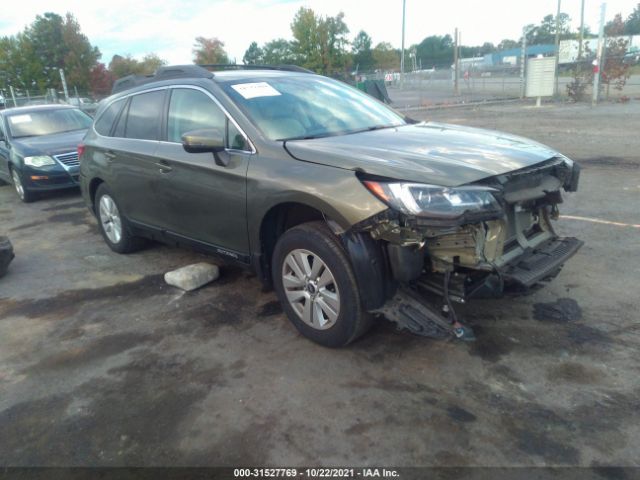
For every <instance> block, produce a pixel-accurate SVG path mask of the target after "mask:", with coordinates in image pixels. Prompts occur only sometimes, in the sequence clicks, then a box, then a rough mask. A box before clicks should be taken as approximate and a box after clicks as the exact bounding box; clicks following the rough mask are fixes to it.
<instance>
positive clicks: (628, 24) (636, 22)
mask: <svg viewBox="0 0 640 480" xmlns="http://www.w3.org/2000/svg"><path fill="white" fill-rule="evenodd" d="M624 34H625V35H640V3H638V4H637V5H636V8H634V9H633V12H631V14H630V15H629V16H628V17H627V20H626V21H625V24H624Z"/></svg>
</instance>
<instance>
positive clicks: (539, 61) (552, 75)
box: [526, 57, 556, 106]
mask: <svg viewBox="0 0 640 480" xmlns="http://www.w3.org/2000/svg"><path fill="white" fill-rule="evenodd" d="M555 79H556V58H555V57H538V58H530V59H529V60H528V61H527V90H526V95H527V97H538V101H537V105H538V106H539V105H540V97H550V96H552V95H553V90H554V87H555Z"/></svg>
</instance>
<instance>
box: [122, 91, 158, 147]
mask: <svg viewBox="0 0 640 480" xmlns="http://www.w3.org/2000/svg"><path fill="white" fill-rule="evenodd" d="M164 95H165V91H164V90H157V91H155V92H148V93H141V94H139V95H135V96H133V97H131V104H130V105H129V113H128V115H127V124H126V127H125V137H127V138H137V139H141V140H158V138H159V136H160V118H161V116H162V108H163V102H164Z"/></svg>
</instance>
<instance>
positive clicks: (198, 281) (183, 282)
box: [164, 262, 220, 292]
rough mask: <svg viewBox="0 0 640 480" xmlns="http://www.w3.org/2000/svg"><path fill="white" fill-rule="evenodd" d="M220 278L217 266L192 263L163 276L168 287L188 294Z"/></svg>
mask: <svg viewBox="0 0 640 480" xmlns="http://www.w3.org/2000/svg"><path fill="white" fill-rule="evenodd" d="M219 276H220V269H219V268H218V266H217V265H212V264H210V263H204V262H202V263H194V264H193V265H187V266H186V267H182V268H178V269H177V270H173V271H171V272H167V273H165V274H164V281H165V282H167V283H168V284H169V285H172V286H174V287H178V288H181V289H182V290H186V291H187V292H190V291H191V290H195V289H196V288H200V287H202V286H204V285H206V284H207V283H210V282H213V281H214V280H216V279H217V278H218V277H219Z"/></svg>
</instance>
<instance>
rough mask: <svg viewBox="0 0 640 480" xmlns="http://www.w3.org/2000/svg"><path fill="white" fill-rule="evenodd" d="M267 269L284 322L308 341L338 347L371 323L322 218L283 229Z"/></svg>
mask: <svg viewBox="0 0 640 480" xmlns="http://www.w3.org/2000/svg"><path fill="white" fill-rule="evenodd" d="M318 261H319V263H316V262H318ZM272 272H273V284H274V286H275V289H276V293H277V294H278V298H279V299H280V302H281V303H282V306H283V309H284V311H285V312H286V314H287V316H288V317H289V320H290V321H291V323H293V325H294V326H295V327H296V328H297V329H298V331H299V332H300V333H301V334H302V335H304V336H305V337H307V338H309V339H310V340H313V341H314V342H316V343H319V344H320V345H324V346H326V347H342V346H345V345H348V344H349V343H351V342H353V341H354V340H356V339H357V338H358V337H360V336H361V335H363V334H364V333H365V332H366V331H367V330H368V329H369V327H370V326H371V316H370V315H369V314H368V313H367V312H365V311H364V310H363V308H362V304H361V302H360V294H359V291H358V285H357V283H356V280H355V276H354V274H353V270H352V268H351V263H350V262H349V258H348V257H347V254H346V253H345V251H344V250H343V248H342V246H341V245H340V243H339V241H338V238H337V237H336V236H335V235H334V234H333V233H332V232H331V230H329V228H328V227H327V225H326V224H325V223H324V222H310V223H304V224H302V225H298V226H296V227H293V228H291V229H290V230H287V231H286V232H285V233H284V234H283V235H282V236H281V237H280V238H279V239H278V242H277V243H276V247H275V250H274V252H273V258H272ZM327 272H328V274H327ZM309 274H311V275H309ZM309 276H310V277H311V278H307V277H309ZM313 277H315V279H314V278H313ZM285 284H286V286H285Z"/></svg>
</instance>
